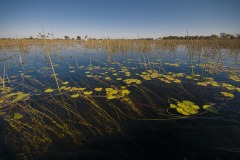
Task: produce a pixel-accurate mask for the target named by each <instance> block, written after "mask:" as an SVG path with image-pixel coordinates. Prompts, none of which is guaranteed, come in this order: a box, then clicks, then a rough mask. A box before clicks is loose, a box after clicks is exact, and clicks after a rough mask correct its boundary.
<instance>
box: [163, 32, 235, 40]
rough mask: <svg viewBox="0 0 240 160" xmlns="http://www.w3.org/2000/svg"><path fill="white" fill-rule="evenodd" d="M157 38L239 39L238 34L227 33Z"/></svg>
mask: <svg viewBox="0 0 240 160" xmlns="http://www.w3.org/2000/svg"><path fill="white" fill-rule="evenodd" d="M159 39H163V40H188V39H191V40H195V39H196V40H200V39H240V34H235V35H233V34H227V33H220V34H219V36H218V35H215V34H213V35H211V36H167V37H162V38H161V37H160V38H159Z"/></svg>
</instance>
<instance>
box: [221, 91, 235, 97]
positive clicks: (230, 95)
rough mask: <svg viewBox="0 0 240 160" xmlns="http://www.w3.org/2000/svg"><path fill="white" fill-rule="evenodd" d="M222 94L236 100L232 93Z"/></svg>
mask: <svg viewBox="0 0 240 160" xmlns="http://www.w3.org/2000/svg"><path fill="white" fill-rule="evenodd" d="M221 94H222V95H224V96H225V97H229V98H234V95H233V94H232V93H228V92H221Z"/></svg>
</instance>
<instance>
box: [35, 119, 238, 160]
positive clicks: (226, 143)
mask: <svg viewBox="0 0 240 160" xmlns="http://www.w3.org/2000/svg"><path fill="white" fill-rule="evenodd" d="M239 120H240V119H238V120H236V119H233V118H231V117H205V118H200V117H198V118H195V119H181V120H169V121H149V120H147V121H128V122H126V123H125V127H124V128H125V131H124V134H122V135H111V136H105V137H100V138H97V139H93V140H91V141H87V142H86V143H85V146H82V147H74V146H71V147H70V146H69V147H67V146H62V147H59V148H58V149H56V148H55V149H56V150H53V151H49V152H48V153H46V154H44V155H43V156H41V157H38V158H37V159H40V160H44V159H62V160H63V159H81V160H123V159H124V160H125V159H126V160H158V159H161V160H162V159H176V160H178V159H181V160H202V159H204V160H205V159H206V160H238V159H240V136H239V135H240V121H239Z"/></svg>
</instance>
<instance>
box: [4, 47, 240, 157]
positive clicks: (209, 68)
mask: <svg viewBox="0 0 240 160" xmlns="http://www.w3.org/2000/svg"><path fill="white" fill-rule="evenodd" d="M4 55H12V56H11V57H10V58H9V59H7V60H2V61H1V64H0V65H1V70H2V71H3V72H2V73H1V75H3V76H2V77H4V80H5V83H4V84H2V85H1V91H2V93H1V95H0V97H1V98H0V100H1V108H0V109H1V110H0V116H1V119H0V120H1V123H2V125H1V130H2V131H1V140H2V143H1V148H2V153H1V154H0V155H1V158H2V157H3V159H4V158H5V159H8V158H13V159H24V158H26V157H28V158H30V159H31V158H34V157H38V158H39V159H41V158H42V159H49V158H50V159H54V158H55V159H59V157H62V156H63V155H64V156H66V157H68V158H79V157H82V156H83V157H84V156H85V159H98V158H97V157H100V158H102V159H118V158H117V157H120V159H122V158H124V159H139V158H140V157H143V159H155V158H156V159H158V158H159V157H162V158H164V157H168V158H175V159H176V158H177V159H178V158H181V159H184V158H185V159H201V158H206V157H210V159H217V158H220V159H221V158H226V157H228V158H229V159H235V158H236V157H239V148H240V145H239V144H240V138H239V136H236V135H238V134H239V133H240V130H239V127H238V126H239V122H240V121H239V120H240V119H239V112H240V108H239V106H240V85H239V81H240V76H239V75H240V74H239V72H240V65H239V59H238V55H237V54H233V53H231V54H230V53H229V52H228V51H224V50H221V51H220V52H219V53H218V54H215V55H213V54H207V55H204V53H201V54H200V53H194V54H193V53H188V52H187V51H186V49H185V48H184V47H182V48H178V49H177V50H176V52H174V53H173V52H171V51H157V50H155V51H152V52H149V53H147V52H145V53H143V52H138V51H136V52H126V53H116V54H109V53H107V52H106V51H104V50H102V49H98V50H95V49H85V48H83V47H82V46H81V45H77V46H75V47H69V48H66V49H59V50H58V49H55V50H54V49H53V50H52V51H51V55H50V56H49V55H48V54H46V53H45V52H44V50H43V49H42V48H40V47H36V48H35V49H33V50H30V52H29V53H28V54H20V55H21V56H19V53H18V52H12V53H10V52H9V53H7V54H3V55H2V59H4ZM21 62H22V63H21ZM4 68H5V71H4ZM53 69H54V70H53ZM54 73H55V74H54ZM61 146H69V149H66V150H65V149H63V148H64V147H63V148H62V147H61ZM157 148H159V150H158V149H157ZM19 155H20V156H19ZM199 157H200V158H199Z"/></svg>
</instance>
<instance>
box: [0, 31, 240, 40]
mask: <svg viewBox="0 0 240 160" xmlns="http://www.w3.org/2000/svg"><path fill="white" fill-rule="evenodd" d="M39 38H40V39H44V38H47V39H50V38H51V39H60V40H61V39H62V38H54V37H53V34H50V33H47V34H46V35H45V34H42V33H39V34H38V35H37V37H36V38H33V36H30V37H29V38H25V37H24V38H23V39H39ZM0 39H11V38H0ZM64 39H65V40H69V39H71V40H74V38H70V37H69V36H67V35H66V36H64ZM84 39H85V40H87V39H89V40H97V39H96V38H89V37H88V35H86V36H85V37H84ZM105 39H110V38H105ZM123 39H125V38H123ZM157 39H162V40H202V39H240V34H239V33H238V34H235V35H233V34H228V33H223V32H222V33H220V34H219V35H216V34H213V35H210V36H197V35H196V36H166V37H159V38H157ZM76 40H82V38H81V37H80V36H77V37H76ZM99 40H102V38H100V39H99ZM133 40H154V38H137V39H133Z"/></svg>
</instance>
